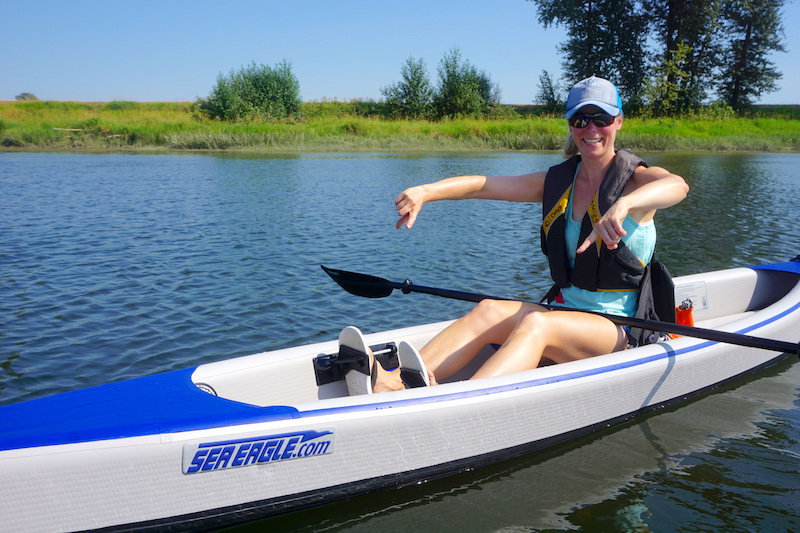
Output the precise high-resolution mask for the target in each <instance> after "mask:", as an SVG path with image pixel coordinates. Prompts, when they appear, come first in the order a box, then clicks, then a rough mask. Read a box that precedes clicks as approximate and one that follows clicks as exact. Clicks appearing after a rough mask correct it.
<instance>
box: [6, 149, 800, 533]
mask: <svg viewBox="0 0 800 533" xmlns="http://www.w3.org/2000/svg"><path fill="white" fill-rule="evenodd" d="M642 155H643V157H644V158H645V159H646V160H647V161H648V162H649V163H650V164H652V165H660V166H664V167H666V168H668V169H670V170H672V171H673V172H675V173H678V174H681V175H683V176H684V177H685V178H686V180H687V181H688V182H689V184H690V185H691V187H692V191H691V193H690V195H689V197H688V198H687V200H686V201H684V202H683V203H682V204H680V205H678V206H676V207H674V208H671V209H669V210H665V211H664V212H663V213H661V214H660V215H659V216H658V218H657V221H658V232H659V244H658V251H657V254H658V256H659V257H660V259H662V260H663V261H664V262H665V263H666V264H667V265H668V266H669V267H670V270H671V271H672V272H673V274H675V275H681V274H687V273H693V272H698V271H704V270H709V269H722V268H727V267H730V266H747V265H751V264H757V263H764V262H776V261H783V260H786V259H790V258H792V257H794V256H795V255H797V254H800V236H799V233H798V231H797V226H798V216H797V212H798V206H800V174H798V172H797V171H796V170H795V169H796V168H798V163H800V156H798V155H795V154H661V153H658V154H642ZM559 160H560V158H559V156H558V155H555V154H551V153H547V154H528V153H513V154H488V155H469V154H436V155H419V154H411V155H409V154H404V155H389V154H305V155H295V156H284V155H280V156H254V155H240V154H224V155H209V154H204V155H193V154H180V155H169V154H163V155H123V154H107V155H87V154H27V153H19V154H18V153H1V154H0V205H2V206H3V208H2V209H0V264H2V269H0V317H2V319H0V403H11V402H15V401H20V400H24V399H29V398H34V397H39V396H43V395H47V394H51V393H55V392H61V391H65V390H71V389H75V388H79V387H85V386H89V385H96V384H100V383H105V382H107V381H109V380H118V379H123V378H127V377H132V376H139V375H146V374H152V373H155V372H159V371H164V370H170V369H175V368H182V367H186V366H189V365H196V364H201V363H204V362H209V361H215V360H220V359H224V358H228V357H232V356H237V355H245V354H249V353H254V352H258V351H262V350H266V349H276V348H281V347H286V346H292V345H296V344H300V343H309V342H314V341H319V340H328V339H331V338H334V337H335V336H336V334H337V333H338V330H339V329H340V328H341V327H342V326H344V325H346V324H347V323H353V324H357V325H359V326H361V327H362V328H363V329H364V330H365V331H378V330H383V329H389V328H394V327H402V326H408V325H413V324H419V323H423V322H431V321H435V320H444V319H447V318H454V317H455V316H457V315H460V314H462V313H464V312H466V311H467V310H468V309H469V308H470V304H467V303H463V302H455V301H451V300H445V299H443V298H435V297H431V296H424V295H407V296H404V295H400V294H399V293H398V294H397V295H395V296H393V297H391V298H386V299H382V300H367V299H359V298H356V297H353V296H350V295H348V294H346V293H344V292H343V291H341V290H339V289H338V287H337V286H335V284H333V283H332V282H331V281H330V279H329V278H328V277H327V276H325V275H324V274H323V273H322V271H321V270H320V268H319V265H320V264H326V265H328V266H331V267H334V268H342V269H346V270H353V271H357V272H364V273H368V274H375V275H379V276H383V277H388V278H391V279H397V280H402V279H404V278H407V277H408V278H411V279H412V280H414V281H415V282H416V283H420V284H425V285H430V286H438V287H446V288H454V289H462V290H472V291H479V292H487V293H491V294H498V295H509V296H512V297H519V298H527V299H538V298H539V297H540V296H541V294H542V293H543V292H544V291H545V290H546V289H547V288H548V287H549V285H550V283H549V282H548V276H547V265H546V263H545V262H544V260H543V258H542V256H541V252H540V251H539V243H538V229H537V224H538V220H539V219H540V217H541V210H540V208H539V206H536V205H526V204H505V203H494V202H480V201H464V202H443V203H437V204H430V205H428V206H426V208H425V210H424V211H423V213H422V216H421V217H420V219H419V220H418V222H417V225H416V226H415V227H414V229H413V230H411V231H398V230H395V229H394V224H395V221H396V214H395V210H394V204H393V199H394V198H395V196H396V195H397V194H398V193H399V192H400V191H402V190H403V189H405V188H406V187H408V186H411V185H416V184H419V183H424V182H429V181H433V180H436V179H440V178H442V177H446V176H451V175H457V174H475V173H477V174H488V175H497V174H506V175H509V174H522V173H525V172H529V171H532V170H539V169H544V168H547V167H548V166H550V165H552V164H554V163H557V162H558V161H559ZM798 368H800V367H798V365H793V366H791V365H788V366H786V367H784V368H783V369H782V370H781V372H778V373H774V374H773V375H770V376H767V377H764V378H761V379H759V380H756V381H753V382H751V383H750V384H748V385H746V386H745V387H742V388H741V389H734V390H730V391H728V392H725V393H724V394H716V395H712V396H709V397H707V398H705V399H703V400H701V401H698V402H695V403H693V404H691V405H689V406H686V407H682V408H678V409H676V410H673V411H669V412H666V413H659V414H657V415H652V416H650V417H648V418H647V419H646V420H644V421H637V422H636V423H634V424H631V425H629V426H627V427H624V428H619V429H614V430H611V431H608V432H605V433H603V434H599V435H596V436H593V437H591V438H586V439H582V440H580V441H577V442H575V443H572V444H571V445H569V446H566V447H559V448H558V449H557V450H553V451H550V452H546V453H544V454H536V455H533V456H527V457H523V458H520V459H518V460H516V461H509V462H505V463H502V464H500V465H497V466H496V467H491V468H488V469H481V470H479V471H476V472H470V473H466V474H464V475H462V476H457V477H455V478H449V479H446V480H439V481H432V482H429V483H426V484H422V485H419V486H415V487H410V488H406V489H403V490H400V491H393V492H389V493H384V494H379V495H374V496H370V497H367V498H359V499H357V500H354V501H352V502H346V503H343V504H341V505H333V506H329V507H326V508H324V509H319V510H316V511H313V512H308V513H298V514H296V515H292V516H290V517H285V518H279V519H276V520H274V521H270V522H268V523H267V525H268V526H269V528H270V529H275V530H293V529H297V530H307V531H311V530H324V529H325V528H328V529H330V530H332V531H345V530H347V531H356V530H363V531H368V530H369V531H373V530H381V531H394V530H396V531H400V530H403V531H405V530H407V529H408V524H410V523H415V524H429V525H430V526H431V527H430V528H429V529H434V528H435V529H439V530H442V531H500V530H504V528H505V530H508V531H511V530H513V531H543V530H561V529H570V528H575V527H582V528H584V529H585V530H587V531H589V530H591V531H597V530H603V531H627V530H630V529H631V528H636V527H638V526H639V525H641V524H644V527H649V528H650V529H651V530H655V531H664V530H674V529H679V528H675V527H674V526H672V525H671V524H680V528H682V529H684V530H721V529H729V530H737V529H738V530H745V529H747V528H746V527H744V526H743V524H755V525H756V526H758V527H756V528H755V529H761V530H770V529H771V530H794V529H797V528H796V527H795V526H797V525H798V524H797V519H796V517H797V516H798V515H800V513H798V512H797V511H798V509H797V505H798V504H797V503H796V502H798V501H800V498H799V497H798V496H800V494H798V487H800V480H798V465H800V460H798V456H800V449H798V444H797V443H798V442H800V435H798V427H800V424H798V416H799V415H798V412H800V409H798V407H797V382H798V379H797V378H798V377H800V376H799V375H798V371H800V370H798ZM753 387H755V389H753ZM754 390H755V392H753V391H754ZM750 458H755V459H753V460H751V459H750ZM758 517H761V518H758ZM637 521H638V522H637ZM709 523H710V524H712V526H704V525H703V524H709ZM761 526H763V527H761ZM255 527H258V526H255ZM709 528H710V529H709ZM252 530H253V531H255V530H256V529H252Z"/></svg>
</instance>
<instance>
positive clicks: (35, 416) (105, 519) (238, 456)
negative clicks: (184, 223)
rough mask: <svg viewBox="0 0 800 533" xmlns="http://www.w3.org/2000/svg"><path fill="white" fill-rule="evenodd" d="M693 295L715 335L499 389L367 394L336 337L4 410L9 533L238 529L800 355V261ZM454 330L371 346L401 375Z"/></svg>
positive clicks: (611, 418)
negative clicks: (350, 382)
mask: <svg viewBox="0 0 800 533" xmlns="http://www.w3.org/2000/svg"><path fill="white" fill-rule="evenodd" d="M675 293H676V301H683V300H684V299H690V300H691V301H692V302H693V304H694V320H695V325H696V326H697V327H696V328H694V330H695V331H696V332H697V336H688V335H687V334H686V333H689V334H691V331H692V328H690V329H689V330H688V331H684V335H683V336H680V337H677V338H672V339H669V340H666V341H663V342H659V343H656V344H650V345H646V346H642V347H639V348H634V349H629V350H625V351H621V352H616V353H612V354H607V355H602V356H598V357H594V358H591V359H586V360H581V361H575V362H570V363H564V364H560V365H551V366H544V367H541V368H537V369H534V370H529V371H525V372H519V373H516V374H511V375H506V376H500V377H495V378H487V379H479V380H468V379H465V378H467V377H469V375H470V369H469V368H467V369H464V371H463V372H462V373H460V374H459V375H456V376H453V377H452V378H451V379H449V380H447V382H445V383H441V384H440V385H438V386H433V387H419V388H412V389H407V390H404V391H398V392H391V393H381V394H360V395H351V394H349V391H348V387H347V384H346V380H345V379H343V375H344V374H345V373H346V372H347V371H348V370H349V369H350V368H351V366H349V365H352V364H354V363H353V362H352V361H349V360H348V358H347V357H340V351H339V345H338V342H337V341H336V340H331V341H329V342H323V343H318V344H311V345H307V346H298V347H293V348H287V349H282V350H276V351H272V352H266V353H261V354H256V355H251V356H246V357H239V358H235V359H231V360H226V361H220V362H216V363H210V364H205V365H201V366H198V367H195V368H189V369H185V370H179V371H174V372H167V373H164V374H158V375H154V376H149V377H143V378H139V379H132V380H129V381H123V382H119V383H113V384H109V385H103V386H99V387H93V388H89V389H84V390H78V391H74V392H68V393H63V394H58V395H55V396H51V397H47V398H42V399H38V400H32V401H28V402H22V403H18V404H12V405H8V406H4V407H0V421H2V422H0V524H2V526H0V529H3V530H4V531H14V532H36V533H44V532H64V531H86V530H103V531H125V530H136V531H156V530H169V531H208V530H214V529H221V528H225V527H230V526H232V525H235V524H239V523H244V522H248V521H252V520H256V519H261V518H266V517H270V516H275V515H279V514H283V513H288V512H292V511H296V510H299V509H303V508H309V507H313V506H319V505H323V504H326V503H331V502H336V501H341V500H344V499H348V498H351V497H354V496H358V495H363V494H366V493H371V492H375V491H379V490H385V489H391V488H395V487H399V486H404V485H408V484H412V483H416V482H419V481H422V480H426V479H431V478H434V477H439V476H443V475H447V474H453V473H457V472H460V471H463V470H465V469H469V468H475V467H478V466H481V465H485V464H488V463H492V462H495V461H499V460H502V459H505V458H509V457H513V456H517V455H520V454H523V453H528V452H531V451H535V450H539V449H542V448H545V447H548V446H553V445H556V444H559V443H562V442H564V441H566V440H569V439H572V438H575V437H577V436H580V435H585V434H587V433H590V432H592V431H596V430H598V429H601V428H605V427H607V426H609V425H611V424H614V423H617V422H621V421H624V420H628V419H630V418H631V417H633V416H635V415H637V414H639V413H643V412H647V411H650V410H653V409H656V408H658V407H661V406H664V405H667V404H672V403H675V402H678V401H682V400H685V399H687V398H689V397H692V396H693V395H697V394H699V393H702V392H705V391H708V390H710V389H713V388H715V387H718V386H719V385H720V384H722V383H726V382H729V381H731V380H734V379H736V378H738V377H741V376H743V375H746V374H749V373H752V372H755V371H758V370H759V369H762V368H764V367H767V366H770V365H772V364H775V363H777V362H778V361H779V360H781V359H782V358H785V357H789V356H791V355H797V351H798V350H797V346H798V345H797V343H798V340H800V261H790V262H786V263H779V264H773V265H765V266H759V267H753V268H733V269H729V270H722V271H716V272H708V273H703V274H694V275H690V276H684V277H679V278H676V279H675ZM448 324H449V322H441V323H434V324H427V325H421V326H416V327H411V328H405V329H398V330H393V331H386V332H379V333H373V334H368V335H367V336H366V340H367V342H368V344H369V345H370V346H372V347H373V349H374V350H375V351H376V352H378V353H379V354H381V357H382V358H385V359H386V360H387V361H389V363H387V364H391V362H392V361H393V360H394V359H396V356H395V355H396V347H397V346H398V345H399V344H400V343H401V341H406V342H409V343H411V344H412V345H414V346H415V347H417V348H421V347H423V346H424V345H425V344H426V343H427V342H428V341H430V339H431V338H433V336H434V335H436V334H437V333H438V332H439V331H441V330H442V329H443V328H444V327H445V326H447V325H448ZM492 350H493V348H492V347H491V346H487V347H486V348H485V349H484V351H483V352H482V354H481V357H487V356H488V355H490V354H491V352H492ZM476 364H480V361H476Z"/></svg>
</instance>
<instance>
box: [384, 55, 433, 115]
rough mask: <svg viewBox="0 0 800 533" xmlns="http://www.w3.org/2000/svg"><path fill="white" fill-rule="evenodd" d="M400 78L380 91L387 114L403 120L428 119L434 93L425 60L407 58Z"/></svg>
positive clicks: (430, 113)
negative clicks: (384, 99) (384, 100)
mask: <svg viewBox="0 0 800 533" xmlns="http://www.w3.org/2000/svg"><path fill="white" fill-rule="evenodd" d="M401 76H402V78H403V79H402V80H401V81H399V82H397V83H395V84H393V85H390V86H388V87H384V88H382V89H381V94H383V96H384V98H386V104H387V106H388V107H389V112H390V113H391V114H392V115H394V116H399V117H403V118H410V119H427V118H430V117H431V116H432V114H433V96H434V92H433V86H432V85H431V82H430V78H429V77H428V68H427V67H426V66H425V60H424V59H421V58H420V59H418V60H417V59H414V58H413V57H409V58H408V59H407V60H406V62H405V64H404V65H403V67H402V69H401Z"/></svg>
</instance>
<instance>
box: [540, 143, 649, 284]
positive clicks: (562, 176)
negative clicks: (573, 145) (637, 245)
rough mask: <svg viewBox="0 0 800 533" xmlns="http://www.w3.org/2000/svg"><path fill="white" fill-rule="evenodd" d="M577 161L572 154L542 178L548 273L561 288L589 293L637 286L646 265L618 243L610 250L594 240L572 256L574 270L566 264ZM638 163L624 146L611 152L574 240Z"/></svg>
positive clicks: (611, 199) (615, 194)
mask: <svg viewBox="0 0 800 533" xmlns="http://www.w3.org/2000/svg"><path fill="white" fill-rule="evenodd" d="M579 161H580V156H574V157H572V158H570V159H568V160H566V161H564V162H563V163H561V164H559V165H556V166H553V167H551V168H550V170H548V172H547V177H546V179H545V183H544V197H543V199H542V227H541V244H542V251H543V252H544V254H545V255H546V256H547V259H548V261H549V263H550V275H551V276H552V278H553V281H555V283H556V285H557V286H558V287H560V288H566V287H569V286H570V285H575V286H576V287H579V288H581V289H585V290H589V291H620V290H623V291H629V290H637V289H638V288H639V285H640V283H641V281H642V277H643V276H644V272H645V265H644V264H643V263H642V262H641V260H640V259H639V258H638V257H636V255H635V254H634V253H633V252H631V250H630V249H629V248H628V247H627V246H625V244H624V243H622V242H620V243H619V246H618V247H617V248H616V249H615V250H609V249H608V247H607V246H606V245H605V244H604V243H602V241H601V240H600V239H597V240H596V241H595V243H594V244H593V245H592V246H590V247H589V248H588V249H587V250H586V251H585V252H583V253H581V254H578V255H577V256H576V258H575V266H574V268H572V267H570V264H569V258H568V256H567V247H566V242H565V233H566V212H567V204H568V203H569V197H570V192H571V190H572V183H573V179H574V177H575V172H576V170H577V166H578V162H579ZM639 166H647V164H646V163H645V162H644V161H642V160H641V159H639V158H638V157H636V156H635V155H633V154H632V153H630V152H628V151H626V150H619V151H617V152H616V156H615V157H614V160H613V161H612V163H611V167H610V168H609V169H608V171H607V172H606V175H605V177H604V178H603V182H602V183H601V184H600V189H599V190H598V192H597V194H596V195H595V197H594V199H593V200H592V203H591V205H590V206H589V209H588V210H587V212H586V215H585V216H584V218H583V221H582V223H581V231H580V238H579V240H578V242H579V243H581V242H583V241H584V240H586V238H587V237H588V236H589V234H590V233H591V232H592V229H593V226H594V223H595V222H596V221H597V220H599V219H600V217H601V216H602V214H603V213H605V212H606V211H607V210H608V209H609V208H610V207H611V205H613V203H614V202H616V201H617V198H619V196H620V195H621V194H622V189H623V188H624V187H625V184H626V183H628V180H629V179H630V178H631V176H633V173H634V171H635V170H636V169H637V168H638V167H639ZM601 243H602V244H601Z"/></svg>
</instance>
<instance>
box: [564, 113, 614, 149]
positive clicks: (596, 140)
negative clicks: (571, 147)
mask: <svg viewBox="0 0 800 533" xmlns="http://www.w3.org/2000/svg"><path fill="white" fill-rule="evenodd" d="M599 113H603V110H602V109H600V108H599V107H597V106H593V105H587V106H584V107H582V108H580V109H579V110H578V112H577V113H575V115H574V116H573V117H572V119H571V120H570V127H569V131H570V132H572V136H573V138H574V140H575V145H576V146H577V147H578V150H579V151H580V153H581V156H582V157H584V158H593V157H600V156H602V155H604V154H607V153H608V151H609V150H610V151H611V152H612V153H613V151H614V139H616V136H617V131H619V129H620V128H621V127H622V115H619V116H617V117H614V119H613V120H612V121H611V124H609V125H608V126H598V125H597V124H595V123H594V121H592V120H588V121H587V122H586V126H585V127H582V128H579V127H575V126H573V125H572V124H573V122H574V121H575V118H576V117H580V116H583V115H596V114H599ZM601 122H602V120H601Z"/></svg>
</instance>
